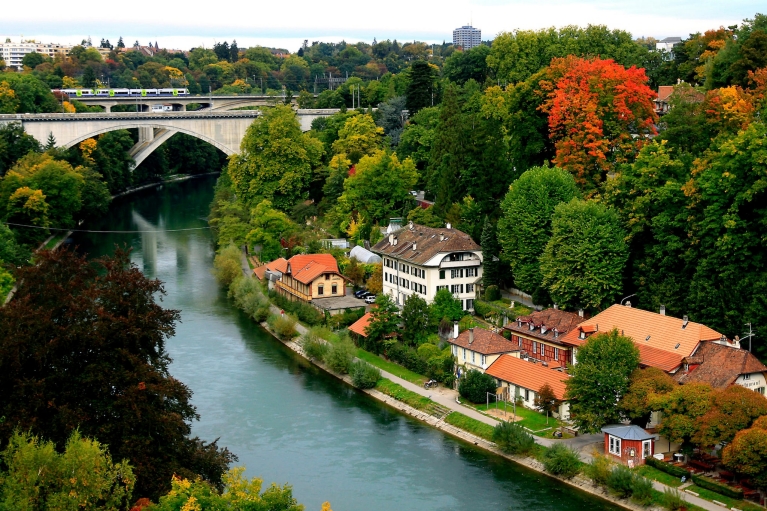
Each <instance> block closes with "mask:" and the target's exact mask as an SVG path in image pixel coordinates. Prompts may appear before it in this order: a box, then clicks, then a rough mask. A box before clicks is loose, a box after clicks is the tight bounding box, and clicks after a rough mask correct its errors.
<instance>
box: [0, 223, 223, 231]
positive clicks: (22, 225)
mask: <svg viewBox="0 0 767 511" xmlns="http://www.w3.org/2000/svg"><path fill="white" fill-rule="evenodd" d="M3 223H4V224H5V225H13V226H14V227H28V228H30V229H46V230H48V231H65V232H90V233H96V234H108V233H111V234H140V233H161V232H183V231H201V230H203V229H210V226H207V227H189V228H188V229H166V230H163V231H94V230H88V229H62V228H57V227H41V226H39V225H27V224H16V223H13V222H3Z"/></svg>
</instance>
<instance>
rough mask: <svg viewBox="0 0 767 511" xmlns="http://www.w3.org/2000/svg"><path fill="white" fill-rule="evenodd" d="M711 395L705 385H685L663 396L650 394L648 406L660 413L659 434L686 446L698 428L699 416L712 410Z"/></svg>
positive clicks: (709, 387)
mask: <svg viewBox="0 0 767 511" xmlns="http://www.w3.org/2000/svg"><path fill="white" fill-rule="evenodd" d="M713 393H714V389H712V388H711V386H710V385H709V384H707V383H688V384H686V385H682V386H680V387H677V388H675V389H674V390H673V391H671V392H668V393H666V394H660V395H653V396H652V397H651V399H650V407H651V408H652V409H653V410H657V411H659V412H661V414H662V415H661V423H660V426H659V427H658V432H659V433H660V434H661V435H663V436H664V437H666V438H668V439H669V440H671V441H672V442H675V443H682V444H685V447H689V446H690V445H691V444H692V439H693V436H695V435H696V434H697V433H698V431H699V429H700V419H701V417H703V416H704V415H705V414H706V412H708V411H709V410H710V408H711V401H712V398H713Z"/></svg>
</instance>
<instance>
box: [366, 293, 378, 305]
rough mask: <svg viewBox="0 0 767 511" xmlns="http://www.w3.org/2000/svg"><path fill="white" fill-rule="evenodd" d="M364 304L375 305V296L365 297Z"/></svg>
mask: <svg viewBox="0 0 767 511" xmlns="http://www.w3.org/2000/svg"><path fill="white" fill-rule="evenodd" d="M365 303H376V297H375V295H368V296H366V297H365Z"/></svg>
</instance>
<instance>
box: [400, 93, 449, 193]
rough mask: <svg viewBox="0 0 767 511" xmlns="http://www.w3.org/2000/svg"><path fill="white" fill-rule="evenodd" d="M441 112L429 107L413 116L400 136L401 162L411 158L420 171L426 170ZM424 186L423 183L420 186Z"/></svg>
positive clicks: (436, 108)
mask: <svg viewBox="0 0 767 511" xmlns="http://www.w3.org/2000/svg"><path fill="white" fill-rule="evenodd" d="M439 111H440V109H439V108H438V107H433V108H432V107H429V108H422V109H421V110H419V111H418V113H417V114H415V115H411V116H410V119H409V120H408V122H407V124H406V126H405V129H404V131H403V132H402V135H401V136H400V139H399V145H397V156H398V157H399V158H400V159H401V160H404V159H405V158H407V157H410V158H411V159H412V160H413V162H415V166H416V168H417V169H418V170H419V171H423V170H425V169H426V165H427V164H428V163H429V154H430V153H431V146H432V142H433V140H434V129H435V128H436V126H437V123H438V122H439ZM421 181H423V176H421ZM422 184H423V183H422V182H421V183H420V184H419V186H420V185H422ZM420 189H422V188H419V190H420Z"/></svg>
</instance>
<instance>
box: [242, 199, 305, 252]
mask: <svg viewBox="0 0 767 511" xmlns="http://www.w3.org/2000/svg"><path fill="white" fill-rule="evenodd" d="M250 219H251V220H250V232H248V234H247V236H246V238H245V239H246V240H247V242H248V245H250V246H251V247H253V248H254V250H255V251H256V252H258V254H259V258H260V259H261V260H262V261H273V260H274V259H277V258H278V257H280V256H282V255H283V248H282V244H281V243H280V241H281V240H282V239H287V238H288V237H289V236H290V234H292V233H293V232H295V230H296V225H295V224H294V223H293V222H292V221H291V220H290V218H288V215H286V214H285V213H283V212H282V211H278V210H276V209H274V208H273V207H272V203H271V202H269V201H268V200H264V201H261V202H260V203H259V204H258V205H257V206H256V207H255V208H253V210H252V211H251V214H250ZM259 247H260V248H259Z"/></svg>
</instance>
